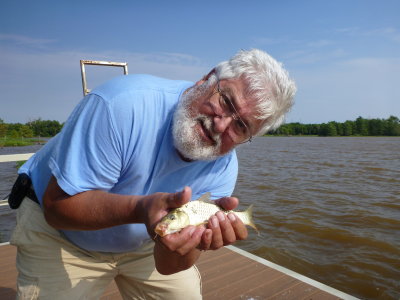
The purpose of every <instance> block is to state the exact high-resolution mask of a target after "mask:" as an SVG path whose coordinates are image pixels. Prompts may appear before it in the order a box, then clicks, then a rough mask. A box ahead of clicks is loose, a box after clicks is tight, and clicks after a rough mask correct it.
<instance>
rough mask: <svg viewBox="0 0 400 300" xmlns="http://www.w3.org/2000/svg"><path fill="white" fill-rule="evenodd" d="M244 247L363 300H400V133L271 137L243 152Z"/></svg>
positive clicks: (240, 183) (240, 191) (239, 192)
mask: <svg viewBox="0 0 400 300" xmlns="http://www.w3.org/2000/svg"><path fill="white" fill-rule="evenodd" d="M238 156H239V161H240V172H239V178H238V184H237V186H236V189H235V192H234V194H235V195H236V196H238V197H239V199H241V202H242V204H243V205H244V206H247V205H248V204H250V203H252V202H254V203H255V206H256V207H255V212H256V213H255V218H256V220H255V221H256V223H257V226H258V227H259V230H260V231H261V232H262V234H261V236H257V234H256V233H254V232H251V235H250V239H249V240H248V241H245V242H240V243H239V247H240V248H243V249H245V250H247V251H249V252H251V253H253V254H256V255H258V256H261V257H263V258H266V259H268V260H270V261H273V262H275V263H277V264H280V265H283V266H285V267H287V268H289V269H292V270H294V271H297V272H299V273H301V274H303V275H306V276H308V277H311V278H313V279H315V280H317V281H321V282H323V283H325V284H328V285H330V286H333V287H335V288H337V289H339V290H342V291H344V292H347V293H349V294H351V295H354V296H357V297H360V298H363V299H400V201H399V200H400V195H399V194H400V176H399V175H400V138H385V137H382V138H370V137H368V138H361V137H358V138H315V137H299V138H296V137H290V138H284V137H271V138H261V139H256V140H255V141H254V143H252V144H250V145H244V146H243V147H241V148H239V149H238Z"/></svg>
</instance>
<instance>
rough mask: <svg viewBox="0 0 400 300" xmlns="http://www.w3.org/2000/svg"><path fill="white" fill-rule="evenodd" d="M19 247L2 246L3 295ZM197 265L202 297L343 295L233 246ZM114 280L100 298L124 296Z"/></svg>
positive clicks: (11, 290)
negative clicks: (269, 264) (274, 267)
mask: <svg viewBox="0 0 400 300" xmlns="http://www.w3.org/2000/svg"><path fill="white" fill-rule="evenodd" d="M15 256H16V248H15V247H14V246H11V245H2V246H0V299H2V300H8V299H15V296H16V286H15V284H16V278H17V271H16V269H15ZM197 267H198V269H199V271H200V273H201V275H202V279H203V299H204V300H214V299H284V300H297V299H314V300H318V299H321V300H325V299H326V300H333V299H340V298H339V297H337V296H334V295H332V294H329V293H327V292H325V291H322V290H321V289H318V288H317V287H314V286H312V285H309V284H307V283H305V282H303V281H301V280H298V279H296V278H294V277H291V276H288V275H286V274H284V273H282V272H280V271H277V270H275V269H273V268H270V267H268V266H266V265H264V264H261V263H259V262H256V261H254V260H252V259H250V258H248V257H245V256H243V255H240V254H238V253H236V252H234V251H232V250H230V249H227V248H222V249H220V250H218V251H207V252H205V253H203V254H202V257H201V258H200V260H199V262H198V263H197ZM121 299H122V297H121V295H120V293H119V291H118V288H117V286H116V284H115V282H114V281H112V282H111V283H110V284H109V286H108V287H107V289H106V291H105V292H104V294H103V296H102V297H101V300H121Z"/></svg>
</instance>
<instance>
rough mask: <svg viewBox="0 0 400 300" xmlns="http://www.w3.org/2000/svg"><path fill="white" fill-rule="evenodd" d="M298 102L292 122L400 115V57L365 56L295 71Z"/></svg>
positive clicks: (290, 118)
mask: <svg viewBox="0 0 400 300" xmlns="http://www.w3.org/2000/svg"><path fill="white" fill-rule="evenodd" d="M291 74H292V76H293V77H294V79H295V80H296V82H297V86H298V94H297V96H296V104H295V107H294V109H293V111H292V112H291V114H290V116H289V121H290V122H292V121H293V122H294V121H300V122H309V123H312V122H315V123H322V122H328V121H341V122H342V121H346V120H354V119H356V118H357V117H358V116H362V117H365V118H388V117H389V116H390V115H397V116H398V115H399V112H400V101H399V99H400V90H399V89H398V88H397V86H398V74H400V58H374V57H363V58H356V59H348V60H342V61H336V62H335V63H331V64H326V65H321V66H318V67H315V68H312V69H308V68H301V67H300V68H297V69H294V70H292V72H291Z"/></svg>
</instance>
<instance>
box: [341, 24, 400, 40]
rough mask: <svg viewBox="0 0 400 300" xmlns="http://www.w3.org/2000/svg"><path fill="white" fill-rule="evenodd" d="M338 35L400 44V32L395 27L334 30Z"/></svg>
mask: <svg viewBox="0 0 400 300" xmlns="http://www.w3.org/2000/svg"><path fill="white" fill-rule="evenodd" d="M334 31H335V32H337V33H343V34H345V35H348V36H350V37H378V38H384V39H386V40H388V41H392V42H395V43H400V31H399V29H397V28H395V27H383V28H375V29H370V30H366V29H361V28H359V27H348V28H338V29H336V30H334Z"/></svg>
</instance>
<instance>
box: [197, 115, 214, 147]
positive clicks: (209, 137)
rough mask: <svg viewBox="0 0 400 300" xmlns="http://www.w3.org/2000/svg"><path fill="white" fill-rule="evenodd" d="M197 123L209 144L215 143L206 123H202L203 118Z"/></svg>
mask: <svg viewBox="0 0 400 300" xmlns="http://www.w3.org/2000/svg"><path fill="white" fill-rule="evenodd" d="M198 121H199V124H200V127H201V131H202V133H203V134H202V135H203V136H204V137H205V139H206V140H207V141H208V142H209V143H210V144H211V145H216V143H217V142H216V141H215V140H214V138H213V137H212V135H211V133H210V131H209V130H208V128H207V126H206V124H205V123H204V120H203V119H199V120H198Z"/></svg>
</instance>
